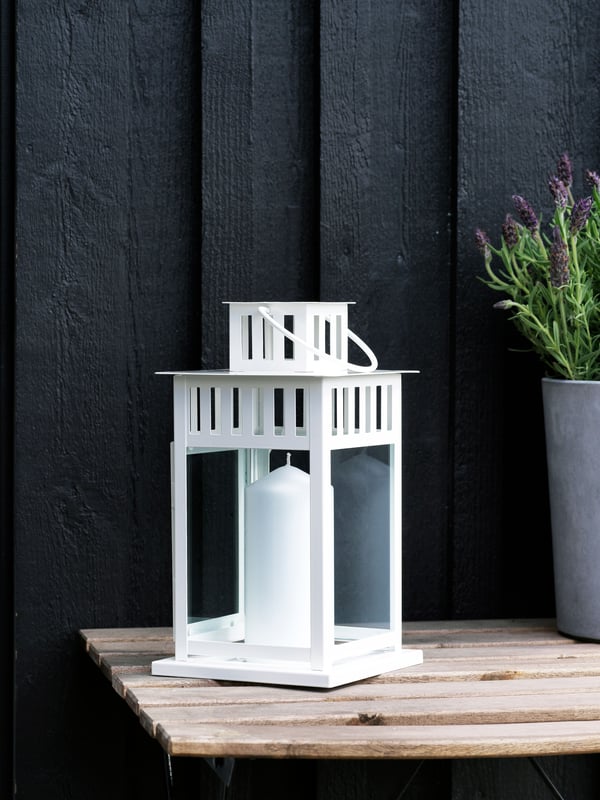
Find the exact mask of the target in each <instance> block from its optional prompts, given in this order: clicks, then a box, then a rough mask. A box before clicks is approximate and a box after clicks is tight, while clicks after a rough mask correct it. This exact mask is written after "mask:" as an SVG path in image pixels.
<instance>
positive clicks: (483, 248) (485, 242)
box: [475, 228, 491, 258]
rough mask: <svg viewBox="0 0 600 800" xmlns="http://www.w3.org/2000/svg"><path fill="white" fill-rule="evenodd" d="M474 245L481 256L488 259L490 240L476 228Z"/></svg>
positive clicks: (483, 232)
mask: <svg viewBox="0 0 600 800" xmlns="http://www.w3.org/2000/svg"><path fill="white" fill-rule="evenodd" d="M475 244H476V245H477V249H478V250H479V252H480V253H481V254H482V255H483V256H485V257H486V258H489V257H490V255H491V253H490V239H489V236H488V235H487V233H486V232H485V231H482V230H481V228H477V230H476V231H475Z"/></svg>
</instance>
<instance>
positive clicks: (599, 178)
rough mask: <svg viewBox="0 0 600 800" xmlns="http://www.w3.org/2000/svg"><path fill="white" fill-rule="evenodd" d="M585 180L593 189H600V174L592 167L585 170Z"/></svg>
mask: <svg viewBox="0 0 600 800" xmlns="http://www.w3.org/2000/svg"><path fill="white" fill-rule="evenodd" d="M585 182H586V183H587V185H588V186H590V187H591V188H592V189H594V188H596V189H598V190H599V191H600V175H598V173H597V172H594V171H593V170H591V169H586V171H585Z"/></svg>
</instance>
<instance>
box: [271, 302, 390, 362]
mask: <svg viewBox="0 0 600 800" xmlns="http://www.w3.org/2000/svg"><path fill="white" fill-rule="evenodd" d="M258 313H259V314H260V315H261V316H262V317H263V318H264V319H265V320H266V321H267V322H268V323H269V324H270V325H272V326H273V328H275V329H276V330H278V331H279V332H280V333H282V334H283V335H284V336H285V337H286V338H287V339H289V340H290V341H292V342H296V343H297V344H299V345H301V346H302V347H304V348H306V349H307V350H310V352H312V353H314V354H315V355H317V356H318V357H319V358H321V359H323V360H324V361H331V362H334V363H335V364H338V365H339V366H340V367H343V368H345V369H347V370H350V371H351V372H373V371H374V370H376V369H377V356H376V355H375V353H374V352H373V351H372V350H371V348H370V347H369V346H368V345H367V344H366V342H363V340H362V339H361V338H360V337H359V336H357V335H356V334H355V333H354V332H353V331H351V330H350V328H348V330H347V333H348V339H349V340H350V341H351V342H354V344H355V345H357V346H358V347H359V348H360V349H361V350H362V351H363V353H364V354H365V355H366V356H367V358H368V359H369V361H370V362H371V363H370V364H368V365H366V366H363V365H360V364H351V363H350V362H348V361H341V360H340V359H339V358H336V357H335V356H332V355H331V353H326V352H325V350H319V348H318V347H315V346H314V345H312V344H310V343H309V342H306V341H304V339H301V338H300V337H299V336H296V334H294V333H292V332H291V331H288V330H287V328H284V327H283V325H282V324H281V323H280V322H277V320H276V319H274V318H273V316H272V315H271V310H270V309H269V308H268V307H267V306H258Z"/></svg>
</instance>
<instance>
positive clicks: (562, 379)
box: [542, 378, 600, 386]
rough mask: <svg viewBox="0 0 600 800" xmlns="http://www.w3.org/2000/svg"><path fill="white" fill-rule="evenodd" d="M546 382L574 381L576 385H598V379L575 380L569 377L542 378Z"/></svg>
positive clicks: (599, 382) (599, 383) (599, 381)
mask: <svg viewBox="0 0 600 800" xmlns="http://www.w3.org/2000/svg"><path fill="white" fill-rule="evenodd" d="M544 381H545V382H546V383H574V384H578V385H584V386H586V385H589V386H600V380H597V381H577V380H571V379H570V378H542V382H544Z"/></svg>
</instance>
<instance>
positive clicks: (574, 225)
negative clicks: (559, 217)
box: [571, 197, 592, 233]
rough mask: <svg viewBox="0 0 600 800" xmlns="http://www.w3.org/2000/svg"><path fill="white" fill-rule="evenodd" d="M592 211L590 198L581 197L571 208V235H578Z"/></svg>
mask: <svg viewBox="0 0 600 800" xmlns="http://www.w3.org/2000/svg"><path fill="white" fill-rule="evenodd" d="M591 210H592V198H591V197H582V198H581V199H580V200H578V201H577V202H576V203H575V205H574V206H573V210H572V211H571V233H579V231H580V230H581V229H582V228H583V227H584V225H585V223H586V222H587V221H588V217H589V215H590V211H591Z"/></svg>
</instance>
